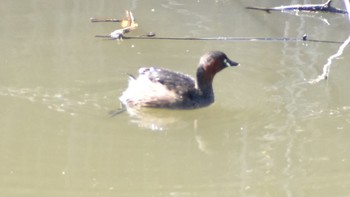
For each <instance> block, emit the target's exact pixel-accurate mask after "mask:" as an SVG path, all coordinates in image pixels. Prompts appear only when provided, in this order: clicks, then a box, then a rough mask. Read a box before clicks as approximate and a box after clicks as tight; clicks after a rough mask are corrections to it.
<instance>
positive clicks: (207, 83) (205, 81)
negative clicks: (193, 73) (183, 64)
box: [196, 66, 215, 99]
mask: <svg viewBox="0 0 350 197" xmlns="http://www.w3.org/2000/svg"><path fill="white" fill-rule="evenodd" d="M214 75H215V74H213V73H210V72H208V71H207V70H205V69H204V67H203V66H199V67H198V69H197V82H196V87H197V89H198V90H199V91H200V94H201V96H202V97H205V98H210V99H214V91H213V84H212V83H213V78H214Z"/></svg>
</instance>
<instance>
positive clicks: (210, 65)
mask: <svg viewBox="0 0 350 197" xmlns="http://www.w3.org/2000/svg"><path fill="white" fill-rule="evenodd" d="M237 65H239V64H238V63H236V62H234V61H232V60H230V59H229V58H228V57H227V56H226V54H225V53H223V52H221V51H210V52H208V53H206V54H204V55H203V56H202V57H201V59H200V61H199V66H200V67H203V70H204V71H205V72H208V73H211V74H213V75H215V74H216V73H217V72H219V71H221V70H222V69H224V68H226V67H229V66H237Z"/></svg>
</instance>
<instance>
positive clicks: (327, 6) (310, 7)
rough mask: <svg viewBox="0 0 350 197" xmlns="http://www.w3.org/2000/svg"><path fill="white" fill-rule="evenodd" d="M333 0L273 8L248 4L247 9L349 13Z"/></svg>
mask: <svg viewBox="0 0 350 197" xmlns="http://www.w3.org/2000/svg"><path fill="white" fill-rule="evenodd" d="M331 4H332V0H329V1H327V2H326V3H324V4H302V5H300V4H298V5H287V6H277V7H272V8H264V7H251V6H248V7H246V9H251V10H261V11H265V12H267V13H271V11H279V12H284V11H306V12H329V13H336V14H348V12H347V11H345V10H341V9H338V8H335V7H332V5H331Z"/></svg>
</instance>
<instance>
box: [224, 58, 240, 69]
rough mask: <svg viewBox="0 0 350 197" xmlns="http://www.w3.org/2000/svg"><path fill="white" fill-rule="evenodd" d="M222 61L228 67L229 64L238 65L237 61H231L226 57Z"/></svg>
mask: <svg viewBox="0 0 350 197" xmlns="http://www.w3.org/2000/svg"><path fill="white" fill-rule="evenodd" d="M224 63H225V64H226V66H227V67H230V66H238V65H239V63H237V62H234V61H232V60H230V59H228V58H226V59H225V60H224Z"/></svg>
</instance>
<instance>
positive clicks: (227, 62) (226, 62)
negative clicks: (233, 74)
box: [224, 58, 232, 67]
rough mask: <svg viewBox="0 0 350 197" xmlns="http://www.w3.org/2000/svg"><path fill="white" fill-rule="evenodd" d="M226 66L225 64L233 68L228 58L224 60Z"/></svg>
mask: <svg viewBox="0 0 350 197" xmlns="http://www.w3.org/2000/svg"><path fill="white" fill-rule="evenodd" d="M224 64H225V65H226V66H227V67H230V66H232V65H231V64H230V62H229V61H228V60H227V58H225V59H224Z"/></svg>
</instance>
